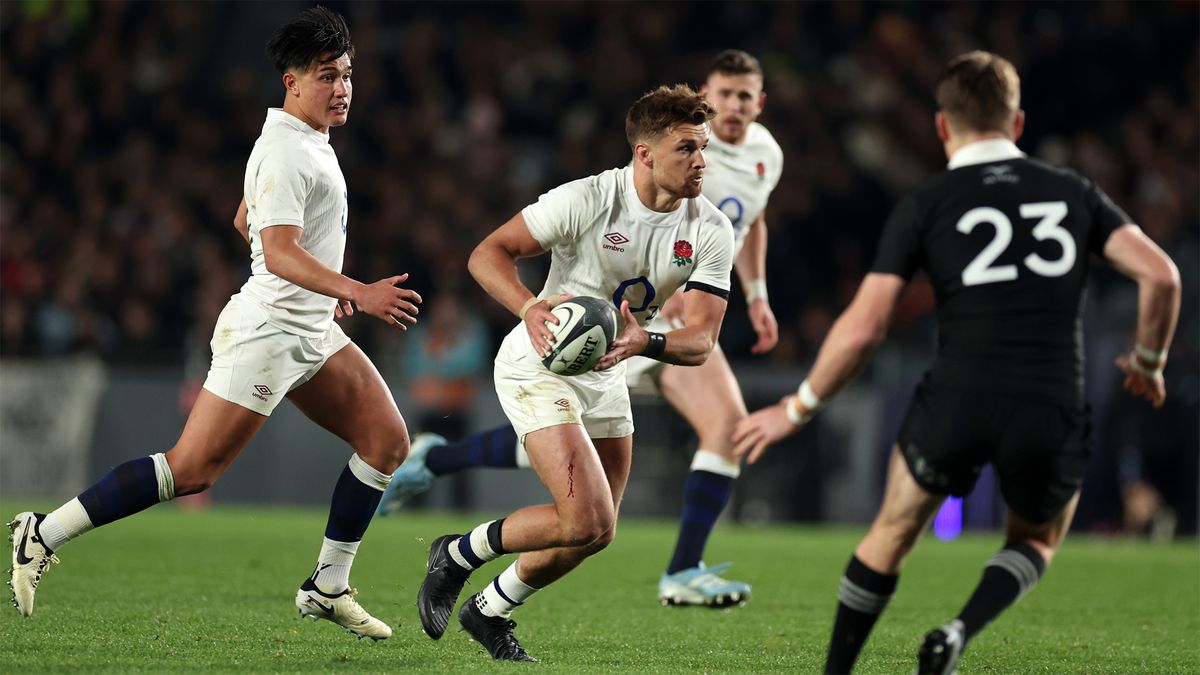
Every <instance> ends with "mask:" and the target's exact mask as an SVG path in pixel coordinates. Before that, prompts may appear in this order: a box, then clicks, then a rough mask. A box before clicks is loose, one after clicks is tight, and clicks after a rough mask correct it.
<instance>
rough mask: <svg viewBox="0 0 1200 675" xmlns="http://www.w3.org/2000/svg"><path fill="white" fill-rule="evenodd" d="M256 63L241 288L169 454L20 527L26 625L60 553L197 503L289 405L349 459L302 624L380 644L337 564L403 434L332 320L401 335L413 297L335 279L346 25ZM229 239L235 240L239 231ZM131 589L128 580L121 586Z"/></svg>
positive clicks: (302, 30) (19, 592) (327, 18)
mask: <svg viewBox="0 0 1200 675" xmlns="http://www.w3.org/2000/svg"><path fill="white" fill-rule="evenodd" d="M267 53H268V55H269V56H270V58H271V60H272V62H273V63H274V65H275V66H276V68H277V69H278V70H279V72H280V73H281V74H282V82H283V86H284V90H285V93H284V102H283V107H282V108H272V109H270V110H268V111H267V119H266V122H265V123H264V124H263V130H262V135H261V136H260V137H259V139H258V141H257V143H255V145H254V150H253V151H252V152H251V154H250V160H249V162H247V164H246V179H245V202H246V207H247V210H248V213H247V217H248V222H249V227H248V230H245V231H243V234H244V235H245V236H246V237H247V239H248V241H249V243H250V248H251V261H252V268H253V275H252V276H251V277H250V279H249V280H248V281H247V282H246V284H245V285H244V286H242V290H241V292H240V293H238V294H236V295H234V296H233V297H232V298H231V299H230V301H229V304H228V305H226V307H225V309H224V311H222V312H221V316H220V317H219V318H218V320H217V324H216V327H215V329H214V333H213V340H212V347H213V360H212V366H211V368H210V369H209V372H208V379H207V380H206V381H205V383H204V389H203V390H202V391H201V392H200V395H199V396H198V397H197V399H196V403H195V405H194V406H193V408H192V411H191V414H190V415H189V416H188V420H187V424H186V425H185V427H184V430H183V434H182V435H181V436H180V437H179V440H178V441H177V442H176V443H175V446H174V447H172V448H171V449H170V450H169V451H168V452H166V453H165V454H163V453H159V454H155V455H152V456H150V457H142V458H140V459H135V460H132V461H129V462H126V463H124V464H122V465H120V466H117V467H116V468H114V469H113V470H112V471H110V472H109V473H108V474H107V475H106V476H104V478H102V479H100V481H99V482H98V483H96V484H95V485H93V486H92V487H90V488H88V489H87V490H85V491H84V492H82V493H81V494H80V495H79V496H78V497H76V498H75V499H72V500H71V501H69V502H67V503H66V504H64V505H62V506H61V507H59V508H58V509H57V510H55V511H53V512H51V513H50V514H49V515H43V514H40V513H31V512H26V513H21V514H18V515H17V517H16V518H15V519H14V520H13V522H11V523H9V526H10V528H12V529H13V533H14V536H13V573H12V575H13V576H12V582H11V583H12V588H13V595H14V600H13V603H14V604H15V605H16V606H17V609H18V610H20V612H21V613H22V614H24V615H26V616H28V615H30V614H32V613H33V605H34V592H35V591H36V590H37V586H38V582H39V581H40V579H41V576H42V574H43V573H44V572H45V571H46V568H47V567H49V565H50V564H51V563H55V562H57V561H58V558H57V556H56V555H55V551H57V550H59V549H60V548H61V547H62V546H63V545H65V544H66V543H67V542H68V541H69V540H71V539H74V538H75V537H78V536H79V535H81V534H83V533H85V532H87V531H89V530H91V529H93V528H96V527H100V526H101V525H106V524H108V523H111V522H113V521H115V520H118V519H121V518H125V517H127V516H131V515H133V514H135V513H137V512H139V511H142V510H143V509H146V508H149V507H150V506H153V505H154V504H157V503H158V502H161V501H167V500H170V499H173V498H175V497H178V496H183V495H188V494H194V493H197V492H201V491H203V490H206V489H207V488H209V487H210V486H212V484H213V483H214V482H216V480H217V479H218V478H219V477H220V475H221V474H222V473H223V472H224V471H225V469H226V468H227V467H228V466H229V464H230V463H231V462H233V460H234V459H236V458H237V456H238V453H240V452H241V451H242V449H243V448H244V447H245V446H246V444H247V443H248V442H249V441H250V439H251V438H252V437H253V436H254V435H255V433H257V432H258V430H259V429H260V428H262V426H263V424H264V423H266V421H267V416H269V415H270V414H271V411H272V410H274V408H275V406H276V405H278V404H279V402H280V400H281V399H282V398H283V397H285V396H286V397H287V398H288V399H289V400H291V401H292V403H293V404H294V405H295V406H296V407H297V408H299V409H300V410H301V411H302V412H303V413H304V414H305V415H307V416H308V417H309V418H310V419H312V420H313V421H314V422H316V423H317V424H320V425H321V426H322V427H324V428H325V429H328V430H329V431H330V432H332V433H334V434H336V435H337V436H339V437H340V438H342V439H343V440H345V441H346V442H347V443H349V444H350V446H351V447H353V448H354V451H355V452H354V454H353V455H351V456H350V461H349V464H348V465H347V466H346V468H345V469H344V470H343V471H342V474H341V477H340V478H339V479H338V482H337V484H336V486H335V487H334V490H333V497H332V500H331V502H332V503H331V505H330V509H329V521H328V524H327V526H326V529H325V539H324V542H323V544H322V545H321V548H320V553H319V554H318V556H317V564H316V569H315V571H314V572H313V574H312V576H311V577H309V578H308V579H305V581H304V582H303V584H302V585H301V587H300V590H299V591H297V593H296V607H297V608H298V609H299V611H300V614H301V615H302V616H305V615H306V616H312V617H314V618H322V619H328V620H329V621H332V622H334V623H336V624H338V625H340V626H342V627H343V628H345V629H346V630H348V631H349V632H351V633H352V634H355V635H358V636H359V637H360V638H362V637H370V638H373V639H375V640H381V639H383V638H386V637H388V636H390V635H391V634H392V630H391V628H389V627H388V625H387V624H386V623H384V622H382V621H380V620H378V619H376V618H374V617H372V616H371V615H370V614H368V613H367V612H366V611H365V610H364V609H363V608H362V607H361V606H360V605H359V604H358V602H357V601H356V600H355V598H354V596H355V591H354V590H353V589H351V588H350V585H349V577H350V566H351V565H352V563H353V562H354V556H355V553H356V552H357V549H358V545H359V542H360V540H361V539H362V536H363V533H364V532H365V531H366V529H367V525H368V524H369V523H370V522H371V516H372V515H373V514H374V512H375V508H376V506H377V505H378V503H379V499H380V497H381V496H382V494H383V490H384V488H386V487H387V484H388V481H389V480H390V479H391V473H392V472H393V471H394V470H395V469H396V467H397V466H399V464H400V463H401V462H402V461H403V460H404V457H405V455H406V454H407V452H408V431H407V429H406V428H405V425H404V420H403V418H402V417H401V416H400V411H399V410H398V409H397V408H396V403H395V402H394V401H393V400H392V396H391V393H390V392H389V391H388V388H387V385H386V384H385V383H384V381H383V379H382V378H381V377H380V376H379V373H378V372H377V371H376V370H375V366H374V365H372V364H371V361H370V360H369V359H368V358H367V357H366V355H365V354H363V352H362V351H361V350H360V349H359V348H358V347H357V346H356V345H354V343H352V342H351V341H350V339H349V338H348V337H346V335H345V334H344V333H343V332H342V330H341V328H339V327H338V325H337V324H336V323H334V322H333V316H334V313H335V308H336V311H337V312H338V313H346V314H349V313H352V312H353V308H354V307H355V306H357V308H358V309H359V311H362V312H366V313H367V314H370V315H371V316H374V317H376V318H378V319H380V320H383V321H385V322H387V323H389V324H391V325H393V326H395V327H397V328H398V329H401V330H407V326H406V323H415V321H416V319H415V318H414V315H415V314H416V313H417V308H416V305H415V304H414V303H419V302H420V300H421V299H420V296H419V295H418V294H417V293H415V292H414V291H411V290H406V289H403V288H398V287H396V284H398V283H400V282H403V281H404V280H405V279H406V278H407V275H400V276H394V277H390V278H387V279H382V280H380V281H377V282H375V283H373V284H369V285H367V284H362V283H359V282H357V281H355V280H353V279H350V278H349V277H346V276H344V275H342V274H341V273H340V269H341V266H342V255H343V252H344V251H345V246H346V227H347V222H346V221H347V193H346V182H345V179H344V178H343V176H342V171H341V168H340V167H339V166H338V161H337V157H336V156H335V155H334V152H333V148H332V147H330V145H329V129H330V128H331V127H337V126H341V125H343V124H345V123H346V119H347V116H348V114H349V110H350V99H351V93H352V89H353V87H352V85H351V79H350V74H351V58H352V57H353V55H354V48H353V46H352V45H351V44H350V32H349V30H348V28H347V27H346V23H345V20H344V19H342V17H341V16H339V15H338V14H336V13H334V12H331V11H329V10H327V9H325V8H323V7H316V8H313V9H308V10H305V11H303V12H301V13H300V14H298V15H297V16H296V17H294V18H293V19H292V20H290V21H289V22H287V23H286V24H284V25H283V26H282V27H280V28H279V29H278V30H277V31H276V32H275V34H274V35H273V36H272V38H271V40H270V41H269V42H268V43H267ZM239 229H241V227H239ZM127 581H128V582H129V583H133V582H134V579H133V578H130V579H128V580H127Z"/></svg>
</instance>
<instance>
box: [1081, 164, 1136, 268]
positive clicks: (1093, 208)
mask: <svg viewBox="0 0 1200 675" xmlns="http://www.w3.org/2000/svg"><path fill="white" fill-rule="evenodd" d="M1084 184H1085V191H1084V203H1085V205H1086V207H1087V210H1088V214H1089V215H1090V216H1091V219H1092V229H1091V232H1092V235H1091V238H1090V239H1089V241H1088V245H1089V248H1091V250H1092V252H1093V253H1095V254H1097V255H1104V244H1106V243H1107V242H1108V238H1109V236H1110V235H1112V233H1113V232H1115V231H1116V230H1117V229H1118V228H1120V227H1121V226H1122V225H1129V224H1132V223H1133V219H1132V218H1130V217H1129V214H1127V213H1125V211H1123V210H1122V209H1121V207H1119V206H1117V205H1116V204H1114V203H1113V201H1112V200H1111V199H1109V198H1108V195H1106V194H1104V191H1103V190H1101V189H1100V188H1099V187H1098V186H1097V185H1096V184H1095V183H1093V182H1091V181H1089V180H1086V179H1085V180H1084Z"/></svg>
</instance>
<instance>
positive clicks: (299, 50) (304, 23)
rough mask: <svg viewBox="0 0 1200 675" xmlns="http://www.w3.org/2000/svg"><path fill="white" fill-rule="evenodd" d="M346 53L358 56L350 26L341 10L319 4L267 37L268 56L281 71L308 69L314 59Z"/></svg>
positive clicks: (328, 57) (333, 57)
mask: <svg viewBox="0 0 1200 675" xmlns="http://www.w3.org/2000/svg"><path fill="white" fill-rule="evenodd" d="M342 54H349V55H350V58H352V59H353V58H354V45H353V44H351V43H350V29H349V28H347V27H346V20H345V19H343V18H342V15H341V14H338V13H337V12H334V11H331V10H328V9H325V8H324V7H322V6H320V5H317V6H316V7H312V8H310V9H306V10H304V11H303V12H300V13H299V14H297V15H296V16H294V17H292V19H291V20H290V21H288V22H287V23H285V24H283V25H282V26H280V27H279V29H278V30H276V31H275V34H274V35H272V36H271V39H270V40H268V41H267V57H268V58H270V59H271V63H272V64H274V66H275V69H276V70H278V71H279V72H280V73H281V74H282V73H286V72H288V71H289V70H300V71H305V70H308V69H309V67H310V66H311V65H312V63H313V61H315V60H317V59H320V60H321V63H329V62H330V61H336V60H337V59H339V58H341V57H342Z"/></svg>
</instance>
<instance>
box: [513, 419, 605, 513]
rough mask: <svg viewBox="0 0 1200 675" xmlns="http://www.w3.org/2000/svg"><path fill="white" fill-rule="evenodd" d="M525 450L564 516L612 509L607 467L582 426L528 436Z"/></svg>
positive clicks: (549, 429)
mask: <svg viewBox="0 0 1200 675" xmlns="http://www.w3.org/2000/svg"><path fill="white" fill-rule="evenodd" d="M525 450H526V451H527V452H528V453H529V460H530V464H531V465H532V466H533V470H534V471H535V472H536V473H537V475H538V478H539V479H541V481H542V483H543V484H545V486H546V489H547V490H549V491H550V494H551V496H553V498H554V503H555V504H556V505H558V508H559V511H560V512H566V513H572V514H576V513H577V512H580V513H585V514H591V513H592V512H594V511H595V510H596V509H601V510H603V509H604V507H605V505H608V508H610V509H611V505H612V490H611V489H610V487H609V483H608V477H607V475H606V474H605V471H604V465H603V464H602V463H601V461H600V457H599V455H598V454H597V452H596V448H595V446H594V445H592V440H591V439H590V438H588V436H587V432H586V431H584V428H583V426H582V425H580V424H558V425H554V426H549V427H545V428H543V429H538V430H536V431H531V432H529V433H528V434H526V435H525Z"/></svg>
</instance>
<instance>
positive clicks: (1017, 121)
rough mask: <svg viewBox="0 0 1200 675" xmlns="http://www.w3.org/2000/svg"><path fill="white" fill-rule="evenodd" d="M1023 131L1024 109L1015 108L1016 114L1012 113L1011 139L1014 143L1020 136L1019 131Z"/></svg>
mask: <svg viewBox="0 0 1200 675" xmlns="http://www.w3.org/2000/svg"><path fill="white" fill-rule="evenodd" d="M1023 131H1025V111H1024V110H1017V112H1016V114H1015V115H1013V134H1012V139H1013V142H1014V143H1016V142H1017V139H1018V138H1020V137H1021V132H1023Z"/></svg>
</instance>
